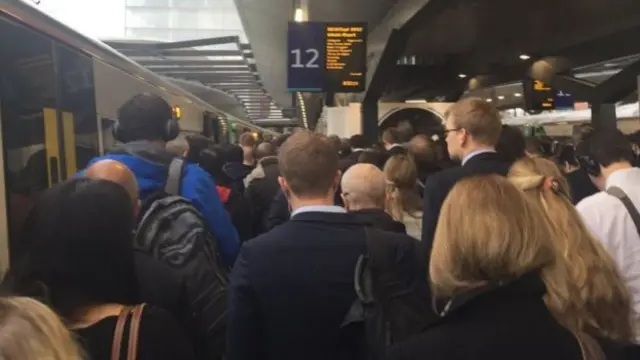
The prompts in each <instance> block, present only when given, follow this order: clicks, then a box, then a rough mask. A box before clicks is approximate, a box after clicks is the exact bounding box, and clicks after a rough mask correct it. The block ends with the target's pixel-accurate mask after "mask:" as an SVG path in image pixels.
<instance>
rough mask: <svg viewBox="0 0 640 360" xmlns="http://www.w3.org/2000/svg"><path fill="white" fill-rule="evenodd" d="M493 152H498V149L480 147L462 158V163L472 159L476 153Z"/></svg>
mask: <svg viewBox="0 0 640 360" xmlns="http://www.w3.org/2000/svg"><path fill="white" fill-rule="evenodd" d="M492 152H496V151H495V150H493V149H479V150H476V151H472V152H470V153H468V154H467V155H466V156H465V157H463V158H462V165H464V164H465V163H466V162H467V161H469V160H471V158H473V157H474V156H476V155H480V154H484V153H492Z"/></svg>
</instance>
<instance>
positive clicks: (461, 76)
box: [458, 74, 467, 79]
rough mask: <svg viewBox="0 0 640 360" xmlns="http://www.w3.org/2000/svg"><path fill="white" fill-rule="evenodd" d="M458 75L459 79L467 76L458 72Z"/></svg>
mask: <svg viewBox="0 0 640 360" xmlns="http://www.w3.org/2000/svg"><path fill="white" fill-rule="evenodd" d="M458 77H459V78H460V79H464V78H466V77H467V74H458Z"/></svg>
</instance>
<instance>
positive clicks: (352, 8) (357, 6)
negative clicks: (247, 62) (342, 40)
mask: <svg viewBox="0 0 640 360" xmlns="http://www.w3.org/2000/svg"><path fill="white" fill-rule="evenodd" d="M402 1H406V0H309V20H311V21H327V22H329V21H335V22H342V21H357V22H360V21H362V22H367V23H369V28H372V27H374V26H375V25H377V24H379V23H380V22H381V20H382V19H383V18H384V17H385V15H386V14H387V13H388V12H389V10H390V9H391V8H392V7H393V6H395V5H396V4H397V3H399V2H402ZM420 1H427V0H420ZM235 3H236V7H237V9H238V12H239V14H240V18H241V19H242V22H243V25H244V28H245V32H246V34H247V37H248V38H249V42H250V43H251V48H252V49H253V54H254V57H255V59H256V67H257V69H258V73H259V74H260V76H261V78H262V81H263V84H264V87H265V89H266V90H267V92H268V93H269V94H270V95H271V96H272V97H273V99H274V100H275V101H276V102H277V103H278V104H279V105H280V106H283V107H287V106H291V104H292V97H291V94H289V93H287V89H286V87H287V84H286V80H287V24H288V22H289V21H290V20H292V18H293V13H294V10H295V5H294V1H293V0H268V1H265V0H235Z"/></svg>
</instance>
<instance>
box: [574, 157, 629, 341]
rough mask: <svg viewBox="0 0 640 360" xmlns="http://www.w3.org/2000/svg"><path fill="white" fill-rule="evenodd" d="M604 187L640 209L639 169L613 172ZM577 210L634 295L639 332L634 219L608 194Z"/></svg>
mask: <svg viewBox="0 0 640 360" xmlns="http://www.w3.org/2000/svg"><path fill="white" fill-rule="evenodd" d="M605 186H606V188H609V187H611V186H617V187H619V188H620V189H622V190H623V191H624V192H625V193H626V194H627V196H629V199H631V201H632V202H633V204H634V205H635V206H636V208H640V207H639V205H640V169H639V168H631V169H623V170H618V171H616V172H614V173H613V174H611V175H610V176H609V178H608V179H607V182H606V185H605ZM576 208H577V210H578V212H580V214H582V217H583V218H584V221H585V223H586V224H587V226H588V227H589V228H590V229H591V231H592V232H593V234H594V235H595V236H596V238H598V239H600V241H602V244H604V246H605V248H606V249H607V250H608V251H609V254H611V256H612V257H613V259H614V260H615V262H616V263H617V264H618V267H619V269H620V273H621V275H622V277H623V278H624V280H625V282H626V284H627V286H628V288H629V292H630V293H631V297H632V303H633V308H634V310H635V312H636V318H635V324H636V327H637V328H638V329H640V235H638V230H636V226H635V225H634V223H633V220H632V219H631V215H629V212H628V211H627V209H626V208H625V207H624V204H623V203H622V201H620V199H618V198H616V197H614V196H612V195H609V194H607V193H606V192H599V193H597V194H594V195H591V196H589V197H587V198H585V199H583V200H582V201H580V202H579V203H578V205H576ZM636 341H637V342H640V331H636Z"/></svg>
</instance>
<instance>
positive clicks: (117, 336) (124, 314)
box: [111, 306, 131, 360]
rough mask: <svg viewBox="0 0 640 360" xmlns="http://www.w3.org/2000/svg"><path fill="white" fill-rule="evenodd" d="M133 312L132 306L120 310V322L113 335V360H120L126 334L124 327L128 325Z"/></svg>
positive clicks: (117, 323)
mask: <svg viewBox="0 0 640 360" xmlns="http://www.w3.org/2000/svg"><path fill="white" fill-rule="evenodd" d="M130 312H131V306H124V307H123V308H122V309H121V310H120V315H118V321H117V322H116V329H115V331H114V333H113V341H112V343H111V360H120V348H121V347H122V337H123V333H124V326H125V324H126V323H127V318H128V317H129V313H130Z"/></svg>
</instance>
